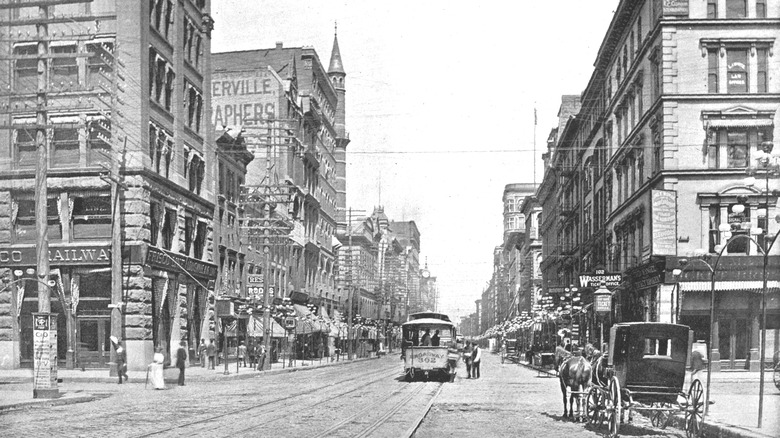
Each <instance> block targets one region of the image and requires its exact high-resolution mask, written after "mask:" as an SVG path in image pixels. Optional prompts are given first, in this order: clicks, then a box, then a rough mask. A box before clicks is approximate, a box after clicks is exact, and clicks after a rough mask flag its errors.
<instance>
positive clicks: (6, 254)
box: [0, 245, 111, 266]
mask: <svg viewBox="0 0 780 438" xmlns="http://www.w3.org/2000/svg"><path fill="white" fill-rule="evenodd" d="M0 263H2V264H3V266H35V265H36V263H37V262H36V253H35V247H34V246H32V247H19V248H10V247H6V248H0ZM110 263H111V246H110V245H87V246H80V245H79V246H74V245H67V246H55V245H51V246H50V247H49V264H51V265H52V266H64V265H108V264H110Z"/></svg>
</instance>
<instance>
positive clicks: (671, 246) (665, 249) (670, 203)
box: [651, 190, 677, 255]
mask: <svg viewBox="0 0 780 438" xmlns="http://www.w3.org/2000/svg"><path fill="white" fill-rule="evenodd" d="M651 197H652V201H651V205H652V208H651V211H652V217H653V220H652V222H651V224H652V227H653V232H652V233H651V235H652V239H653V255H676V254H677V192H676V191H674V190H653V191H652V193H651Z"/></svg>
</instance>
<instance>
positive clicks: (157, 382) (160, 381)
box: [149, 347, 165, 389]
mask: <svg viewBox="0 0 780 438" xmlns="http://www.w3.org/2000/svg"><path fill="white" fill-rule="evenodd" d="M163 362H165V355H164V354H163V349H162V347H157V348H156V349H155V351H154V358H153V362H152V363H151V364H149V374H151V377H152V388H154V389H165V377H164V375H163Z"/></svg>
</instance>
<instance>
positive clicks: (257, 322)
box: [246, 315, 287, 338]
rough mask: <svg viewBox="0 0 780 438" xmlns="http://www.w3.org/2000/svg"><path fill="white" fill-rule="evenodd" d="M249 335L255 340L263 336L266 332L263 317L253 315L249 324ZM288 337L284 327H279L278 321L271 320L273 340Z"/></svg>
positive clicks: (247, 329)
mask: <svg viewBox="0 0 780 438" xmlns="http://www.w3.org/2000/svg"><path fill="white" fill-rule="evenodd" d="M246 331H247V335H249V336H251V337H255V338H259V337H262V336H263V333H264V332H265V330H263V317H262V316H258V315H252V317H251V318H250V319H249V324H247V328H246ZM286 335H287V332H286V331H285V330H284V328H282V326H280V325H279V323H278V322H276V320H274V319H273V318H271V337H272V338H283V337H285V336H286Z"/></svg>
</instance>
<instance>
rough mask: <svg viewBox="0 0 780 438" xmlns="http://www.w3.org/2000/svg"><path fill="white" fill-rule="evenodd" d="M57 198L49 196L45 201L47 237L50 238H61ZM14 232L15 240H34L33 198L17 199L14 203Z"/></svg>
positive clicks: (35, 234) (35, 233)
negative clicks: (15, 203)
mask: <svg viewBox="0 0 780 438" xmlns="http://www.w3.org/2000/svg"><path fill="white" fill-rule="evenodd" d="M58 203H59V198H56V197H55V198H49V199H47V201H46V218H47V223H48V229H47V237H48V238H49V239H50V240H62V226H61V224H60V214H59V208H58ZM14 213H15V216H16V220H15V221H14V222H15V223H14V234H15V236H16V241H17V242H34V241H35V240H36V236H37V234H38V233H37V232H36V229H35V200H34V199H19V200H18V201H17V205H16V211H15V212H12V217H13V215H14Z"/></svg>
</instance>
